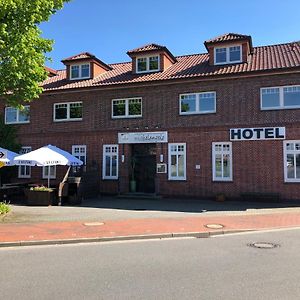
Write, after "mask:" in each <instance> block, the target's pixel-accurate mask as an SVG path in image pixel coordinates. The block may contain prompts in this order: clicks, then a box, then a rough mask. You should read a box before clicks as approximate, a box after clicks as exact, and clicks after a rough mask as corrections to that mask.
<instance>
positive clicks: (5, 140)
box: [0, 115, 21, 185]
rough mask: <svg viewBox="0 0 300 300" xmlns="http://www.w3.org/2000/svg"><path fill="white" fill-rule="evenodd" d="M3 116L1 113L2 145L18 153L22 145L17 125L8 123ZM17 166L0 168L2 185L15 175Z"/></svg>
mask: <svg viewBox="0 0 300 300" xmlns="http://www.w3.org/2000/svg"><path fill="white" fill-rule="evenodd" d="M3 120H4V118H3V116H1V115H0V147H2V148H5V149H8V150H11V151H14V152H16V153H18V152H19V151H20V149H21V145H20V144H19V143H18V142H17V127H16V126H13V125H6V124H5V123H4V121H3ZM15 175H16V167H4V168H0V185H1V181H2V183H5V182H8V181H9V179H10V178H11V177H15Z"/></svg>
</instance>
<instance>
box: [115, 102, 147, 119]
mask: <svg viewBox="0 0 300 300" xmlns="http://www.w3.org/2000/svg"><path fill="white" fill-rule="evenodd" d="M135 99H137V100H141V114H140V115H129V100H135ZM115 101H125V115H123V116H114V102H115ZM142 115H143V99H142V97H133V98H123V99H113V100H112V101H111V117H112V119H123V118H140V117H142Z"/></svg>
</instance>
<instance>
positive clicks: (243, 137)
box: [230, 127, 285, 141]
mask: <svg viewBox="0 0 300 300" xmlns="http://www.w3.org/2000/svg"><path fill="white" fill-rule="evenodd" d="M284 139H285V127H260V128H233V129H230V140H231V141H258V140H284Z"/></svg>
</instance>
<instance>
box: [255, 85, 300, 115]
mask: <svg viewBox="0 0 300 300" xmlns="http://www.w3.org/2000/svg"><path fill="white" fill-rule="evenodd" d="M291 87H297V88H298V87H300V85H283V86H270V87H262V88H260V109H261V110H281V109H295V108H300V105H293V106H284V92H283V90H284V88H291ZM265 89H279V106H270V107H263V106H262V104H263V99H262V95H263V94H262V93H263V90H265Z"/></svg>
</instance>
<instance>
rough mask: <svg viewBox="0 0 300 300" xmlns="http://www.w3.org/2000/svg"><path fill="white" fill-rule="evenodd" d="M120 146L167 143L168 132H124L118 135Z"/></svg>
mask: <svg viewBox="0 0 300 300" xmlns="http://www.w3.org/2000/svg"><path fill="white" fill-rule="evenodd" d="M118 142H119V144H149V143H167V142H168V132H167V131H157V132H124V133H118Z"/></svg>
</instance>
